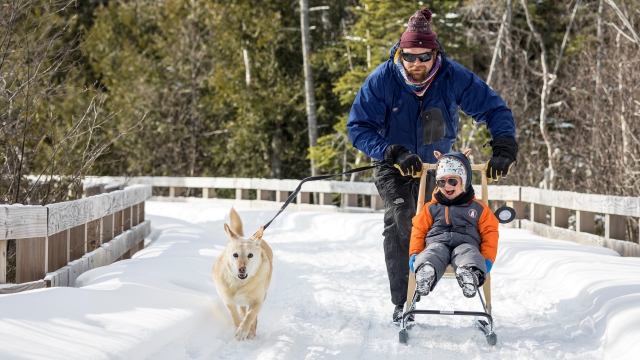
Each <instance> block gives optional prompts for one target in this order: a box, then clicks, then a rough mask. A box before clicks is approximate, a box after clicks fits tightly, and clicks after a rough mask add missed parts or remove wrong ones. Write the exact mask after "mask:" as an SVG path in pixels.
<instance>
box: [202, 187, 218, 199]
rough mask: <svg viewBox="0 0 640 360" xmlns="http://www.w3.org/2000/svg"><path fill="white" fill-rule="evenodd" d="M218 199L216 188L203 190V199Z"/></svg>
mask: <svg viewBox="0 0 640 360" xmlns="http://www.w3.org/2000/svg"><path fill="white" fill-rule="evenodd" d="M215 197H216V189H215V188H202V198H203V199H211V198H215Z"/></svg>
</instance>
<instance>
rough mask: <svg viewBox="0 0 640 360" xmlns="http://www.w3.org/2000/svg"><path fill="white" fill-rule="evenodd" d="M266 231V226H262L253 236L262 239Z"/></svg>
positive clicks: (255, 238)
mask: <svg viewBox="0 0 640 360" xmlns="http://www.w3.org/2000/svg"><path fill="white" fill-rule="evenodd" d="M263 233H264V226H260V229H258V231H256V233H255V234H253V236H252V237H251V238H252V239H253V240H258V239H262V234H263Z"/></svg>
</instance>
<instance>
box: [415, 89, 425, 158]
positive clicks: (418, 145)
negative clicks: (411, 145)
mask: <svg viewBox="0 0 640 360" xmlns="http://www.w3.org/2000/svg"><path fill="white" fill-rule="evenodd" d="M418 99H419V100H420V102H419V105H418V121H422V99H423V97H422V96H418ZM415 130H416V131H415V133H416V153H418V149H419V148H420V144H421V142H420V136H421V135H422V134H418V125H417V123H416V125H415Z"/></svg>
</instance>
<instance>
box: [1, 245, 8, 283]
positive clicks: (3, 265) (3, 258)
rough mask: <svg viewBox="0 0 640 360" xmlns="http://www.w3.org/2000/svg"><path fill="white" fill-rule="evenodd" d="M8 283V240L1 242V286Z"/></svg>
mask: <svg viewBox="0 0 640 360" xmlns="http://www.w3.org/2000/svg"><path fill="white" fill-rule="evenodd" d="M6 283H7V240H0V284H6Z"/></svg>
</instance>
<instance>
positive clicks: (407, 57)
mask: <svg viewBox="0 0 640 360" xmlns="http://www.w3.org/2000/svg"><path fill="white" fill-rule="evenodd" d="M433 55H435V51H431V52H426V53H422V54H407V53H406V52H404V51H403V52H402V58H403V59H404V61H407V62H410V63H412V62H415V61H416V59H420V61H421V62H427V61H429V60H431V58H433Z"/></svg>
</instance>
